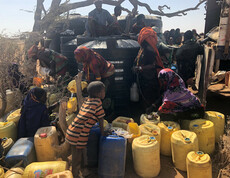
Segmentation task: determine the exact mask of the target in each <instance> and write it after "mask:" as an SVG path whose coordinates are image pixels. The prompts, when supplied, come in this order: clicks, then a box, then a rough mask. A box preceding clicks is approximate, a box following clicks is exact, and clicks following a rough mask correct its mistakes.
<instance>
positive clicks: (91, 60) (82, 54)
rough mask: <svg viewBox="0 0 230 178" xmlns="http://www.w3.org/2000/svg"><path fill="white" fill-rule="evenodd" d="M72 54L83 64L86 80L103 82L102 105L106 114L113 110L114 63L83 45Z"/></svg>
mask: <svg viewBox="0 0 230 178" xmlns="http://www.w3.org/2000/svg"><path fill="white" fill-rule="evenodd" d="M74 56H75V59H76V60H77V62H78V63H82V64H83V71H84V73H85V77H86V79H87V81H88V82H91V81H94V80H99V81H102V82H103V83H104V84H105V88H106V96H105V99H104V100H103V107H104V109H105V112H106V115H107V116H108V115H109V114H111V112H113V109H112V102H113V100H112V98H113V95H114V94H113V88H114V73H115V68H114V65H113V64H112V63H110V62H109V61H107V60H105V59H104V58H103V57H102V56H101V55H100V54H98V53H96V52H95V51H93V50H92V49H89V48H87V47H85V46H82V47H78V48H77V49H76V50H75V51H74ZM107 120H108V118H107Z"/></svg>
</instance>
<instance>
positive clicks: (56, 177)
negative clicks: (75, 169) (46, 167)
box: [46, 170, 73, 178]
mask: <svg viewBox="0 0 230 178" xmlns="http://www.w3.org/2000/svg"><path fill="white" fill-rule="evenodd" d="M46 178H73V174H72V172H71V171H69V170H67V171H63V172H58V173H55V174H50V175H48V176H46Z"/></svg>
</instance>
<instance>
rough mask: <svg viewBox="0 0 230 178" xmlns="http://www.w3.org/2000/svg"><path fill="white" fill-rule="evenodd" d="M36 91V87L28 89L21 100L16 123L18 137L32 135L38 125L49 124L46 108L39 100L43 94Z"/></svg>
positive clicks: (44, 125)
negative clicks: (18, 117) (19, 114)
mask: <svg viewBox="0 0 230 178" xmlns="http://www.w3.org/2000/svg"><path fill="white" fill-rule="evenodd" d="M36 91H37V88H33V89H32V90H30V91H29V93H28V94H27V96H26V97H25V99H24V101H23V107H22V110H21V117H20V120H19V123H18V138H22V137H33V136H34V135H35V133H36V132H37V130H38V129H39V128H40V127H46V126H49V125H50V122H49V116H48V110H47V108H46V105H45V104H43V103H42V101H41V100H40V98H41V97H42V95H43V94H36V95H35V93H36ZM45 94H46V93H45ZM39 95H40V96H39Z"/></svg>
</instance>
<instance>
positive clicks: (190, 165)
mask: <svg viewBox="0 0 230 178" xmlns="http://www.w3.org/2000/svg"><path fill="white" fill-rule="evenodd" d="M186 167H187V177H188V178H212V163H211V159H210V156H209V155H208V154H204V153H203V152H202V151H197V152H195V151H191V152H189V153H188V155H187V158H186Z"/></svg>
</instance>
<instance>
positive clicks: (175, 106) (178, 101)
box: [158, 69, 201, 113]
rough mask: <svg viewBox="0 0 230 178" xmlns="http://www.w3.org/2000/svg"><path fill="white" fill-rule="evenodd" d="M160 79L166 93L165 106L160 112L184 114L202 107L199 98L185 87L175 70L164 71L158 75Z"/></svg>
mask: <svg viewBox="0 0 230 178" xmlns="http://www.w3.org/2000/svg"><path fill="white" fill-rule="evenodd" d="M158 79H159V82H160V85H161V88H162V90H163V91H164V96H163V104H162V105H161V106H160V107H159V109H158V112H160V113H174V112H183V111H186V110H189V109H192V108H196V107H201V103H200V101H199V100H198V98H197V97H196V96H195V95H193V94H192V93H191V92H190V91H189V90H188V89H187V88H186V87H185V84H184V81H183V80H182V78H181V77H180V76H179V75H178V74H177V73H175V72H174V71H173V70H171V69H162V70H161V71H160V72H159V74H158Z"/></svg>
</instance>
